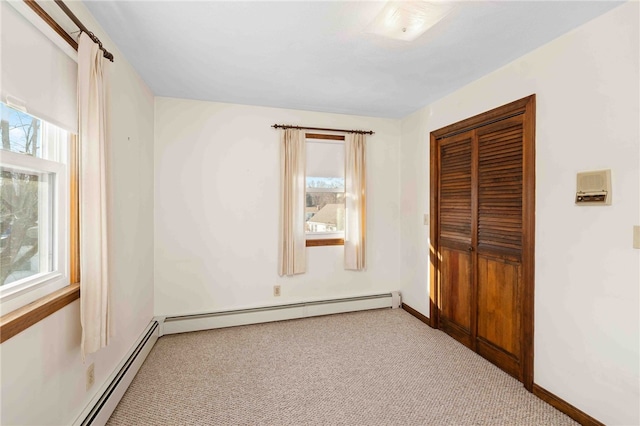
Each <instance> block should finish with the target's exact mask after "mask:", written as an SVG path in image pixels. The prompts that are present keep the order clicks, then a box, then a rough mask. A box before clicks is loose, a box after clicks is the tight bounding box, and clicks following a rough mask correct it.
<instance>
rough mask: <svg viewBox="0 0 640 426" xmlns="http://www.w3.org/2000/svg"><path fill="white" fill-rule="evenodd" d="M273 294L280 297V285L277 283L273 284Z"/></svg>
mask: <svg viewBox="0 0 640 426" xmlns="http://www.w3.org/2000/svg"><path fill="white" fill-rule="evenodd" d="M273 295H274V296H275V297H280V286H279V285H274V286H273Z"/></svg>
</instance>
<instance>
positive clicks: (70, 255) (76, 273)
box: [0, 133, 80, 344]
mask: <svg viewBox="0 0 640 426" xmlns="http://www.w3.org/2000/svg"><path fill="white" fill-rule="evenodd" d="M67 149H68V153H67V157H68V160H67V161H68V163H67V177H68V179H66V182H67V194H68V195H67V200H66V202H68V209H69V214H68V215H67V216H66V217H67V218H68V222H67V226H68V227H67V234H68V238H69V240H68V245H67V250H66V252H67V253H66V254H67V256H66V263H67V265H66V266H67V267H68V268H69V269H68V276H69V282H70V283H69V284H68V285H65V286H64V287H62V288H60V289H57V290H54V291H52V292H51V293H48V294H46V295H44V296H42V297H40V298H38V299H36V300H34V301H33V302H31V303H29V304H27V305H24V306H22V307H19V308H17V309H15V310H12V311H11V312H9V313H6V314H4V315H2V317H0V344H1V343H3V342H5V341H6V340H8V339H10V338H11V337H13V336H15V335H17V334H18V333H20V332H22V331H24V330H26V329H27V328H29V327H31V326H32V325H34V324H36V323H38V322H39V321H41V320H43V319H44V318H46V317H48V316H49V315H51V314H53V313H54V312H56V311H58V310H60V309H62V308H64V307H65V306H67V305H68V304H70V303H72V302H74V301H75V300H77V299H79V298H80V256H79V253H80V232H79V230H80V223H79V215H78V212H79V209H80V198H79V183H80V182H79V169H78V166H79V157H78V155H79V152H78V137H77V135H75V134H73V133H70V134H69V141H68V148H67ZM3 155H4V153H3ZM18 155H19V154H18ZM58 237H59V238H64V237H63V236H62V235H59V236H58Z"/></svg>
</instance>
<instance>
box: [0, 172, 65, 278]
mask: <svg viewBox="0 0 640 426" xmlns="http://www.w3.org/2000/svg"><path fill="white" fill-rule="evenodd" d="M53 179H54V175H53V174H52V173H37V172H27V171H23V170H16V169H12V168H8V167H0V286H1V285H7V284H10V283H12V282H14V281H17V280H21V279H23V278H27V277H29V276H31V275H34V274H37V273H40V272H49V271H51V265H52V259H51V253H52V250H51V243H52V238H51V235H52V187H53V185H52V184H53Z"/></svg>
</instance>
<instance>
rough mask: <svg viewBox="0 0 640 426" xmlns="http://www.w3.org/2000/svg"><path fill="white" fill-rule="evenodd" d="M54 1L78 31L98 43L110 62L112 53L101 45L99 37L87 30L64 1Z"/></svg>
mask: <svg viewBox="0 0 640 426" xmlns="http://www.w3.org/2000/svg"><path fill="white" fill-rule="evenodd" d="M55 2H56V4H57V5H58V6H59V7H60V9H62V11H63V12H64V13H65V14H66V15H67V16H68V17H69V18H70V19H71V20H72V21H73V23H74V24H76V25H77V26H78V28H80V31H82V32H83V33H85V34H86V35H88V36H89V38H90V39H91V40H93V42H94V43H97V44H98V46H99V48H100V50H102V52H103V56H104V57H105V58H107V59H108V60H110V61H111V62H113V54H112V53H111V52H109V51H108V50H107V49H105V48H104V47H103V46H102V42H101V41H100V39H99V38H98V37H96V35H95V34H94V33H92V32H91V31H89V30H88V29H87V27H85V26H84V24H83V23H82V22H80V20H79V19H78V17H77V16H76V15H74V14H73V12H72V11H71V9H69V8H68V7H67V5H66V4H64V2H63V1H62V0H55Z"/></svg>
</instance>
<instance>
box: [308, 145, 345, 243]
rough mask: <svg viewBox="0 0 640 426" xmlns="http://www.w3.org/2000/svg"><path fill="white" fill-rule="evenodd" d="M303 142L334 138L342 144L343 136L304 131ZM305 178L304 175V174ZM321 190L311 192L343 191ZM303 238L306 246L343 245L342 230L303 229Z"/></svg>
mask: <svg viewBox="0 0 640 426" xmlns="http://www.w3.org/2000/svg"><path fill="white" fill-rule="evenodd" d="M304 136H305V143H307V142H306V140H307V139H320V140H323V139H324V140H334V141H342V142H343V144H344V141H345V136H344V135H336V134H327V133H305V135H304ZM305 179H306V176H305ZM319 189H322V190H318V191H313V192H343V193H344V191H335V190H333V188H319ZM306 194H307V188H306V185H305V196H306ZM305 240H306V246H307V247H323V246H344V231H342V232H322V233H315V234H310V233H307V232H306V231H305Z"/></svg>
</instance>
